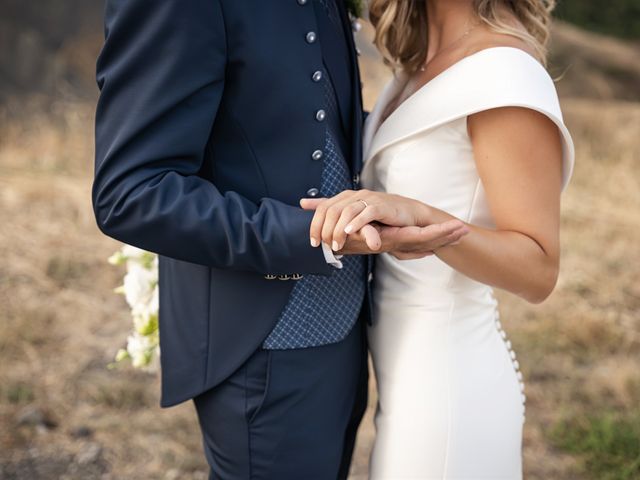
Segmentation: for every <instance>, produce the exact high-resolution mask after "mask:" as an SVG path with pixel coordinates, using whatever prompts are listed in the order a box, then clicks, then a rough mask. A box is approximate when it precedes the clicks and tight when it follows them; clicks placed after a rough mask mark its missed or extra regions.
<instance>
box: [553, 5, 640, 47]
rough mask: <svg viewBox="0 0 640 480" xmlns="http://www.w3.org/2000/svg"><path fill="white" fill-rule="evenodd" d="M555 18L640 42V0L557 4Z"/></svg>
mask: <svg viewBox="0 0 640 480" xmlns="http://www.w3.org/2000/svg"><path fill="white" fill-rule="evenodd" d="M556 17H557V18H559V19H561V20H565V21H567V22H571V23H575V24H576V25H579V26H581V27H584V28H586V29H588V30H593V31H596V32H600V33H605V34H609V35H615V36H618V37H622V38H629V39H640V0H608V1H606V2H592V1H587V0H558V7H557V8H556Z"/></svg>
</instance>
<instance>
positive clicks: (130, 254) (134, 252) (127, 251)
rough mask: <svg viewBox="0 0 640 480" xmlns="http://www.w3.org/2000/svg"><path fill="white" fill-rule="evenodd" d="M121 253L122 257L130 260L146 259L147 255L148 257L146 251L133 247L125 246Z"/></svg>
mask: <svg viewBox="0 0 640 480" xmlns="http://www.w3.org/2000/svg"><path fill="white" fill-rule="evenodd" d="M120 251H121V252H122V255H124V256H125V257H127V259H128V260H135V259H141V258H144V256H145V255H147V252H146V251H144V250H142V249H141V248H138V247H134V246H132V245H125V246H124V247H122V250H120Z"/></svg>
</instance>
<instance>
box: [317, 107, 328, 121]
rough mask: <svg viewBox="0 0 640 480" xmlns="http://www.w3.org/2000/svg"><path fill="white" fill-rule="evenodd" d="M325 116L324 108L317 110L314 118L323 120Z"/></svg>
mask: <svg viewBox="0 0 640 480" xmlns="http://www.w3.org/2000/svg"><path fill="white" fill-rule="evenodd" d="M325 118H327V112H325V111H324V110H322V109H321V110H318V111H317V112H316V120H317V121H319V122H324V119H325Z"/></svg>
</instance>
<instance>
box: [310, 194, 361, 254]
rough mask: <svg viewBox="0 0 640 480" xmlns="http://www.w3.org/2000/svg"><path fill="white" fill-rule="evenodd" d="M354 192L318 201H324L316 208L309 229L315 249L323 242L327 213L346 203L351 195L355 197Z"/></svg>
mask: <svg viewBox="0 0 640 480" xmlns="http://www.w3.org/2000/svg"><path fill="white" fill-rule="evenodd" d="M353 193H354V192H351V191H349V190H345V191H344V192H341V193H339V194H338V195H336V196H335V197H331V198H325V199H318V200H324V201H321V202H320V203H319V204H318V205H317V206H316V213H315V215H314V216H313V220H312V221H311V226H310V227H309V237H310V238H311V245H312V246H314V247H318V246H320V242H321V241H322V229H323V225H324V222H325V220H326V216H327V212H328V211H329V209H330V208H331V207H332V206H333V205H335V204H337V203H339V202H342V201H344V199H345V198H348V197H349V196H350V195H353Z"/></svg>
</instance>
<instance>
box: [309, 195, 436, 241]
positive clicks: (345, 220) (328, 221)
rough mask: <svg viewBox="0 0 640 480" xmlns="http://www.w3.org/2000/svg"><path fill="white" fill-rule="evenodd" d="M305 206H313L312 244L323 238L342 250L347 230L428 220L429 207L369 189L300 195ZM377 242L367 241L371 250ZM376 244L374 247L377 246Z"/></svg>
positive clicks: (401, 225)
mask: <svg viewBox="0 0 640 480" xmlns="http://www.w3.org/2000/svg"><path fill="white" fill-rule="evenodd" d="M300 205H301V206H302V208H304V209H305V210H315V212H316V213H315V215H314V217H313V221H312V222H311V228H310V232H309V233H310V237H311V244H312V245H313V246H316V247H317V246H318V245H320V242H325V243H327V244H328V245H331V248H332V249H333V250H335V251H338V250H341V249H342V248H343V247H344V245H345V242H346V240H347V235H348V234H349V233H353V232H357V231H360V229H362V227H364V226H365V225H368V224H371V223H373V222H379V223H382V224H384V225H389V226H394V227H404V226H413V225H419V226H424V225H427V224H428V213H429V207H428V206H427V205H425V204H423V203H421V202H419V201H417V200H413V199H410V198H406V197H402V196H399V195H393V194H388V193H383V192H372V191H370V190H358V191H354V190H346V191H344V192H341V193H340V194H338V195H336V196H335V197H332V198H327V199H324V198H323V199H306V198H305V199H302V200H301V201H300ZM379 243H380V242H378V245H374V244H372V243H367V244H368V245H369V247H370V248H371V249H372V250H377V249H379V248H380V246H381V245H380V244H379ZM376 247H377V248H376Z"/></svg>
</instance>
